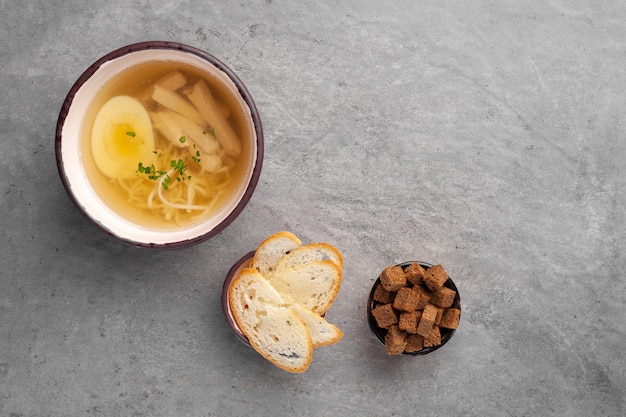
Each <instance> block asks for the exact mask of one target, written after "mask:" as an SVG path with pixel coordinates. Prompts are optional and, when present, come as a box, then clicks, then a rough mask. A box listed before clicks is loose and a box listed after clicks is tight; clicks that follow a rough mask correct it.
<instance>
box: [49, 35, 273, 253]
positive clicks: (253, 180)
mask: <svg viewBox="0 0 626 417" xmlns="http://www.w3.org/2000/svg"><path fill="white" fill-rule="evenodd" d="M151 49H166V50H174V51H180V52H187V53H191V54H194V55H197V56H198V57H200V58H202V59H204V60H206V61H208V62H209V63H211V64H213V65H214V66H215V67H216V68H218V69H220V70H221V71H223V72H224V73H226V75H228V77H229V78H230V79H231V80H232V81H233V83H234V84H235V86H236V87H237V90H238V91H239V93H240V94H241V97H242V98H243V100H244V102H245V103H246V105H247V106H248V107H249V108H250V113H251V117H252V121H253V124H254V130H255V133H256V145H257V153H256V159H255V161H254V169H253V171H252V176H251V177H250V181H249V182H248V185H247V187H246V191H245V192H244V194H243V196H242V198H241V200H240V201H239V203H238V204H237V205H236V206H235V208H234V209H233V210H232V211H231V212H230V213H229V214H228V216H226V218H225V219H224V220H222V221H221V222H220V223H219V224H218V225H216V226H215V227H214V228H213V229H211V230H209V231H208V232H207V233H204V234H202V235H200V236H196V237H193V238H191V239H183V240H179V241H173V242H166V243H152V242H140V241H136V240H132V239H128V238H124V237H121V236H118V235H116V234H115V233H113V232H112V231H110V230H108V229H107V228H106V227H104V226H103V225H102V224H100V223H99V222H98V221H97V219H95V218H93V217H92V216H91V215H90V214H89V213H87V211H86V210H85V209H84V207H83V206H82V205H81V204H80V201H79V199H78V198H77V197H76V196H75V195H74V193H73V192H72V189H71V185H70V180H69V178H68V177H67V175H66V174H65V169H64V164H63V155H62V147H61V145H62V132H63V126H64V125H65V120H66V118H67V115H68V113H69V110H70V107H71V105H72V102H73V101H74V97H75V96H76V94H77V92H78V91H79V90H80V89H81V87H82V86H83V85H84V84H85V82H86V81H87V80H89V78H91V76H92V75H93V74H94V73H95V72H96V71H97V70H98V69H99V68H100V67H101V66H102V65H103V64H104V63H106V62H108V61H111V60H114V59H117V58H120V57H122V56H124V55H128V54H130V53H134V52H139V51H145V50H151ZM264 153H265V149H264V138H263V124H262V122H261V116H260V113H259V110H258V108H257V106H256V104H255V102H254V100H253V98H252V95H251V94H250V92H249V91H248V89H247V87H246V86H245V84H244V83H243V81H242V80H241V79H240V78H239V77H238V76H237V75H236V74H235V72H234V71H233V70H232V69H231V68H230V67H229V66H227V65H226V64H225V63H224V62H222V61H221V60H220V59H218V58H217V57H215V56H214V55H212V54H210V53H208V52H206V51H204V50H202V49H199V48H196V47H194V46H190V45H187V44H184V43H180V42H171V41H143V42H137V43H133V44H130V45H126V46H123V47H121V48H118V49H116V50H114V51H112V52H109V53H107V54H106V55H103V56H102V57H101V58H99V59H98V60H96V61H95V62H94V63H93V64H91V65H90V66H89V67H88V68H87V69H86V70H85V71H84V72H83V73H82V74H81V75H80V77H78V79H77V80H76V82H75V83H74V84H73V85H72V87H71V88H70V90H69V92H68V94H67V96H66V97H65V100H64V101H63V104H62V106H61V110H60V112H59V117H58V119H57V125H56V133H55V158H56V164H57V169H58V171H59V175H60V177H61V182H62V183H63V188H65V191H66V192H67V194H68V196H69V197H70V199H71V201H72V203H73V204H74V205H75V206H76V208H77V209H78V211H79V212H80V213H81V214H82V215H83V216H84V217H85V218H86V219H87V220H89V221H90V222H91V223H92V224H93V225H95V226H96V227H97V228H98V229H100V230H102V231H104V232H105V233H107V234H108V235H110V236H112V237H114V238H116V239H118V240H121V241H122V242H125V243H127V244H130V245H132V246H137V247H144V248H151V249H179V248H184V247H188V246H192V245H195V244H198V243H200V242H204V241H206V240H208V239H210V238H212V237H214V236H216V235H217V234H219V233H221V232H222V231H223V230H224V229H225V228H226V227H228V226H229V225H230V224H231V223H232V222H233V221H234V220H235V219H236V218H237V217H238V216H239V214H241V212H242V211H243V210H244V208H245V206H246V205H247V204H248V202H249V201H250V199H251V198H252V194H253V193H254V190H255V189H256V186H257V184H258V182H259V178H260V176H261V169H262V167H263V157H264Z"/></svg>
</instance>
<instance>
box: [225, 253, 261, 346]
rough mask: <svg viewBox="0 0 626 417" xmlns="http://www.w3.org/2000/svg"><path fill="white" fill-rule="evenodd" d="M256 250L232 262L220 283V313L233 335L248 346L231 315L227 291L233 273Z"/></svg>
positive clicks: (244, 336) (248, 342) (246, 261)
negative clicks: (221, 283)
mask: <svg viewBox="0 0 626 417" xmlns="http://www.w3.org/2000/svg"><path fill="white" fill-rule="evenodd" d="M255 252H256V251H251V252H248V253H246V254H245V255H243V256H242V257H241V258H240V259H239V260H238V261H237V262H235V263H234V264H233V266H232V267H231V268H230V270H229V271H228V273H227V274H226V279H224V284H223V285H222V313H223V314H224V318H225V319H226V323H228V326H229V327H230V328H231V329H232V331H233V333H234V334H235V337H236V338H237V339H238V340H239V341H240V342H242V343H243V344H244V345H247V346H250V341H249V340H248V338H247V337H246V335H245V334H243V332H242V331H241V329H240V328H239V326H238V325H237V323H236V322H235V318H234V317H233V315H232V313H231V310H230V302H229V300H228V291H229V288H230V284H231V283H232V282H233V279H235V275H236V274H237V272H238V271H239V270H240V269H241V268H242V267H243V266H244V265H245V264H246V263H248V262H249V261H251V260H252V257H253V256H254V254H255Z"/></svg>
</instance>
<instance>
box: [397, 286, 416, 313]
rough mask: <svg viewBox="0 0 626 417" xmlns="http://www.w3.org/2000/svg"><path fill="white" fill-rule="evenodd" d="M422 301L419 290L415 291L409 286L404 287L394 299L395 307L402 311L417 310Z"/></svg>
mask: <svg viewBox="0 0 626 417" xmlns="http://www.w3.org/2000/svg"><path fill="white" fill-rule="evenodd" d="M419 301H420V295H419V293H418V292H416V291H413V289H411V288H409V287H402V288H400V289H399V290H398V292H397V293H396V297H395V298H394V299H393V307H394V308H395V309H396V310H402V311H415V310H417V306H418V304H419Z"/></svg>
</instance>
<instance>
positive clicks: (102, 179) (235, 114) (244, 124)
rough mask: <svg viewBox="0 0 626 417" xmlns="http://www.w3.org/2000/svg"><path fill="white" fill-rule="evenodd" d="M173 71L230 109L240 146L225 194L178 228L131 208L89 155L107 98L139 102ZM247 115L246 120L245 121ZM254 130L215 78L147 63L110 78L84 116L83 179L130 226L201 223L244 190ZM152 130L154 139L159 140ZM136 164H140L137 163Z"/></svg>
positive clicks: (175, 65) (176, 65)
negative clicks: (206, 89) (204, 87)
mask: <svg viewBox="0 0 626 417" xmlns="http://www.w3.org/2000/svg"><path fill="white" fill-rule="evenodd" d="M172 71H179V72H181V73H183V74H184V75H185V76H186V77H187V79H188V80H190V81H195V80H199V79H203V80H204V81H205V82H206V83H207V85H208V87H209V89H210V90H211V93H212V95H213V96H214V98H215V100H216V101H217V102H218V104H219V105H220V106H226V107H227V108H228V109H229V118H228V122H229V124H230V125H231V127H232V128H233V130H234V131H235V133H236V135H237V137H238V138H239V140H240V143H241V154H240V155H239V156H238V157H237V158H236V160H235V164H234V166H233V168H232V169H231V171H230V178H231V181H230V183H229V185H228V188H227V189H226V191H225V192H224V193H223V194H222V196H221V197H220V198H219V200H218V201H217V204H215V205H214V206H213V208H212V210H211V211H210V212H208V213H205V214H203V216H202V217H201V218H193V220H192V216H187V217H188V219H187V220H185V221H184V222H183V223H182V224H177V223H175V222H173V221H171V220H167V219H165V218H164V217H163V216H162V215H158V214H156V213H153V212H152V211H151V210H149V209H141V208H137V207H134V206H132V205H130V204H129V203H128V194H127V193H124V192H123V191H122V190H120V189H118V188H117V187H116V185H115V184H114V181H113V180H111V179H110V178H108V177H106V176H105V175H104V174H103V173H102V172H101V171H100V170H99V169H98V167H97V166H96V163H95V161H94V158H93V156H92V152H91V130H92V126H93V124H94V121H95V118H96V114H97V113H98V111H99V109H100V108H101V107H102V106H103V105H104V103H106V102H107V101H108V100H109V99H110V98H112V97H114V96H117V95H129V96H133V97H135V98H138V99H139V100H140V101H142V97H141V96H142V94H144V93H145V90H146V88H147V87H148V86H150V85H152V84H154V82H155V81H157V80H159V79H160V78H162V77H163V76H165V75H166V74H168V73H170V72H172ZM246 114H248V117H246ZM253 129H254V127H253V126H252V125H251V123H250V122H249V110H248V109H244V108H242V105H241V104H240V103H239V102H238V101H237V99H236V98H235V97H233V93H232V90H231V89H230V88H229V87H227V86H226V85H224V83H223V82H222V81H221V80H219V79H218V78H217V76H215V75H213V74H210V73H208V72H207V71H206V70H202V69H200V68H197V67H195V66H193V65H190V64H186V63H183V62H178V61H155V62H147V63H142V64H138V65H135V66H132V67H130V68H127V69H125V70H123V71H121V72H120V73H119V74H118V75H116V76H115V77H114V78H112V79H111V80H110V81H109V82H108V83H107V85H106V86H105V87H103V88H102V89H101V90H100V91H99V92H98V93H97V94H96V95H95V97H94V99H93V100H92V102H91V103H90V105H89V107H88V109H87V110H86V113H85V118H84V121H83V125H82V127H81V136H82V140H81V155H82V161H83V164H84V167H85V172H86V175H87V177H88V179H89V182H90V184H92V187H93V188H94V190H95V191H96V193H97V194H98V196H99V197H100V198H101V199H102V201H103V202H104V203H105V204H106V205H107V206H108V207H109V208H110V209H111V210H112V211H113V212H115V213H116V214H117V215H119V216H120V217H122V218H125V219H127V220H129V221H132V222H133V223H137V224H140V225H142V226H144V227H150V228H160V229H171V228H179V227H180V226H181V225H182V226H188V225H192V224H195V223H197V222H200V221H202V220H203V219H205V218H207V217H209V216H211V215H212V214H214V213H216V212H218V211H220V210H221V209H223V208H224V206H225V204H226V203H227V202H228V201H229V200H230V199H231V198H232V196H233V195H234V194H236V193H237V192H238V191H239V190H240V189H241V188H242V187H243V188H245V186H246V184H245V178H246V176H247V174H248V167H249V166H250V163H248V161H249V160H250V159H251V157H252V142H253V141H252V140H250V138H251V137H253ZM153 130H155V132H154V133H155V139H156V138H158V137H159V134H158V132H156V129H154V128H153ZM161 140H163V139H156V141H157V149H158V147H159V145H158V143H159V142H160V141H161ZM138 162H139V161H138Z"/></svg>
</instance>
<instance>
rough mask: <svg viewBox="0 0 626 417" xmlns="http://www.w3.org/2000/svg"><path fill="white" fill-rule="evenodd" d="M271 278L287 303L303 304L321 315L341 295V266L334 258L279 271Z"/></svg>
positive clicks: (271, 281) (270, 280) (269, 278)
mask: <svg viewBox="0 0 626 417" xmlns="http://www.w3.org/2000/svg"><path fill="white" fill-rule="evenodd" d="M268 281H269V283H270V284H271V285H272V286H273V287H274V288H275V289H276V291H278V293H279V294H280V295H281V296H282V297H283V299H284V300H285V301H286V302H287V303H289V304H300V305H301V306H302V307H305V308H307V309H309V310H311V311H313V312H314V313H317V314H319V315H320V316H321V315H323V314H324V313H325V312H326V310H328V308H330V306H331V305H332V304H333V302H334V301H335V298H336V297H337V293H338V292H339V287H340V286H341V269H340V268H339V267H338V266H337V265H336V264H335V263H334V262H333V261H330V260H324V261H312V262H308V263H306V264H303V265H299V266H297V267H295V268H291V269H287V270H281V271H277V272H276V273H274V274H272V275H270V276H269V277H268Z"/></svg>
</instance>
